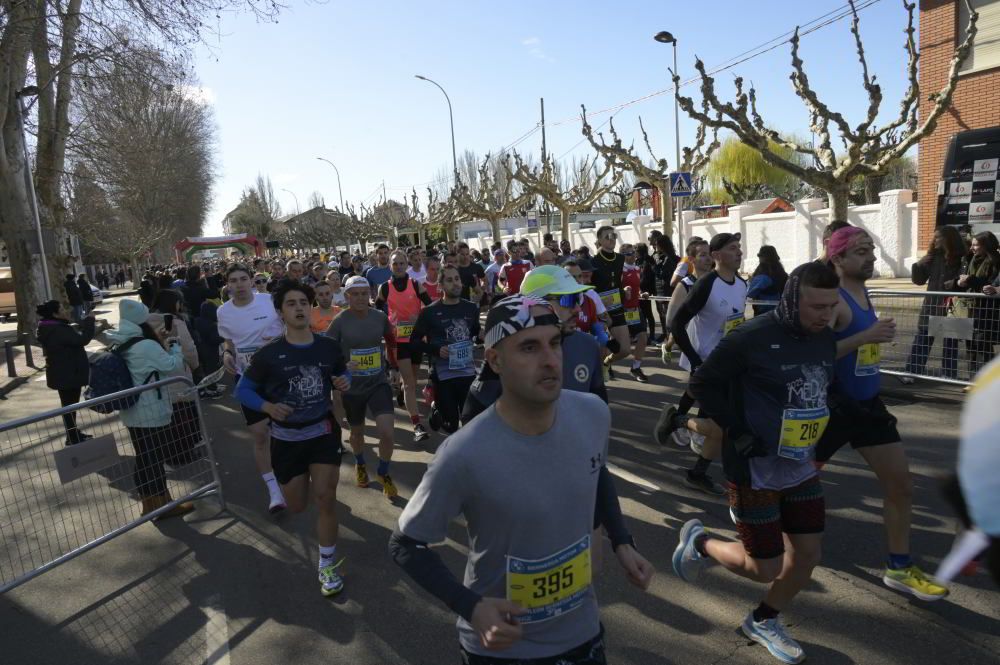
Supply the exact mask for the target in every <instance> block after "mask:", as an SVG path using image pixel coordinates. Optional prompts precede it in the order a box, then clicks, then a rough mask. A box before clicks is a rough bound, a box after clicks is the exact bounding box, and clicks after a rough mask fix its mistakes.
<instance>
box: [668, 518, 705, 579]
mask: <svg viewBox="0 0 1000 665" xmlns="http://www.w3.org/2000/svg"><path fill="white" fill-rule="evenodd" d="M703 533H705V528H704V527H703V526H702V525H701V520H698V519H693V520H688V521H687V522H685V523H684V526H682V527H681V533H680V538H679V539H678V541H677V549H675V550H674V556H673V559H672V561H671V563H672V564H673V567H674V572H675V573H677V577H679V578H681V579H682V580H684V581H685V582H690V583H694V582H697V581H698V577H699V576H700V575H701V569H702V567H703V566H704V565H705V561H704V557H703V556H702V555H701V554H699V553H698V549H697V548H696V547H695V546H694V543H695V540H696V539H697V538H698V536H700V535H701V534H703Z"/></svg>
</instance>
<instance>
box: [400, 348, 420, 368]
mask: <svg viewBox="0 0 1000 665" xmlns="http://www.w3.org/2000/svg"><path fill="white" fill-rule="evenodd" d="M421 355H422V354H421V353H420V352H419V351H414V350H413V348H412V347H411V346H410V343H409V342H398V343H397V344H396V360H409V361H410V363H411V364H412V365H413V366H414V367H416V366H417V365H419V364H420V359H421Z"/></svg>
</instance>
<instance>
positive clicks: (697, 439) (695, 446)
mask: <svg viewBox="0 0 1000 665" xmlns="http://www.w3.org/2000/svg"><path fill="white" fill-rule="evenodd" d="M688 431H690V430H688ZM704 449H705V436H704V435H703V434H698V432H691V452H693V453H694V454H695V455H701V451H703V450H704Z"/></svg>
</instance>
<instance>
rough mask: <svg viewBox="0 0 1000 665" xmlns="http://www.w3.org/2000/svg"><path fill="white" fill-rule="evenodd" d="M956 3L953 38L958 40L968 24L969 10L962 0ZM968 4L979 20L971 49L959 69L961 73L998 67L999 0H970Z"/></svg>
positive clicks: (999, 39)
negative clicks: (956, 15) (956, 21)
mask: <svg viewBox="0 0 1000 665" xmlns="http://www.w3.org/2000/svg"><path fill="white" fill-rule="evenodd" d="M957 3H958V26H957V30H956V36H955V38H956V40H959V39H961V38H962V35H964V34H965V26H966V25H968V24H969V10H968V9H966V7H965V1H964V0H957ZM970 4H971V5H972V7H973V9H975V10H976V11H977V12H978V13H979V20H978V21H977V22H976V28H977V31H976V38H975V40H974V41H973V43H972V51H971V52H970V53H969V57H968V58H966V59H965V62H964V63H962V68H961V69H960V70H959V71H961V72H962V73H963V74H966V73H969V72H979V71H982V70H984V69H992V68H993V67H1000V1H998V0H971V3H970Z"/></svg>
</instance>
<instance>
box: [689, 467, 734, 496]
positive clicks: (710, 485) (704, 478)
mask: <svg viewBox="0 0 1000 665" xmlns="http://www.w3.org/2000/svg"><path fill="white" fill-rule="evenodd" d="M684 484H685V485H687V486H688V487H693V488H694V489H696V490H701V491H702V492H704V493H705V494H712V495H714V496H722V495H723V494H725V493H726V489H725V488H724V487H723V486H722V485H720V484H719V483H717V482H715V481H714V480H712V477H711V476H709V475H708V474H707V473H694V472H693V471H691V470H690V469H689V470H688V471H687V473H685V474H684Z"/></svg>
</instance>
